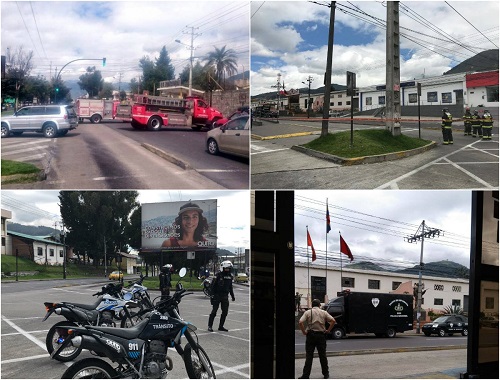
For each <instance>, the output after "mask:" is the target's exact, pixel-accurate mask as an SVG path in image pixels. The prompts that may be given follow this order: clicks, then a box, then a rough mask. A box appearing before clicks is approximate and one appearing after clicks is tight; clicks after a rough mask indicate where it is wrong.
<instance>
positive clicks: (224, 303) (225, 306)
mask: <svg viewBox="0 0 500 380" xmlns="http://www.w3.org/2000/svg"><path fill="white" fill-rule="evenodd" d="M211 302H212V312H211V313H210V316H209V317H208V326H210V327H212V325H213V323H214V319H215V316H216V315H217V310H219V305H220V309H221V311H222V314H221V316H220V321H219V327H224V323H225V322H226V317H227V313H228V312H229V298H217V297H214V298H212V300H211Z"/></svg>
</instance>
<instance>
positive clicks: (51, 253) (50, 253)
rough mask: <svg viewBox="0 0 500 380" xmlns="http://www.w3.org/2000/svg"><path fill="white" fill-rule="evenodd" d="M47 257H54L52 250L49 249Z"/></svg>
mask: <svg viewBox="0 0 500 380" xmlns="http://www.w3.org/2000/svg"><path fill="white" fill-rule="evenodd" d="M49 255H50V257H54V248H51V249H50V250H49Z"/></svg>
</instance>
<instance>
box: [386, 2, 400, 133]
mask: <svg viewBox="0 0 500 380" xmlns="http://www.w3.org/2000/svg"><path fill="white" fill-rule="evenodd" d="M399 46H400V45H399V2H398V1H388V2H387V31H386V52H385V54H386V61H387V65H386V72H385V78H386V79H385V110H386V112H385V117H386V120H385V126H386V129H387V130H390V131H391V133H392V135H393V136H399V135H400V134H401V99H400V95H399V94H400V80H401V79H400V78H401V76H400V52H399V50H400V49H399Z"/></svg>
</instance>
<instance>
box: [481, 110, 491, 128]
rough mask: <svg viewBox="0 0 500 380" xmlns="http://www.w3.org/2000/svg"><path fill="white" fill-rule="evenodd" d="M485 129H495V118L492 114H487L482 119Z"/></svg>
mask: <svg viewBox="0 0 500 380" xmlns="http://www.w3.org/2000/svg"><path fill="white" fill-rule="evenodd" d="M481 124H482V126H483V128H493V117H492V116H491V114H490V113H487V112H485V113H484V114H483V117H482V118H481Z"/></svg>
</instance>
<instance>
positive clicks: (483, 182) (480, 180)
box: [444, 158, 498, 189]
mask: <svg viewBox="0 0 500 380" xmlns="http://www.w3.org/2000/svg"><path fill="white" fill-rule="evenodd" d="M444 160H445V161H447V162H449V163H450V164H451V165H452V166H453V167H455V168H457V169H458V170H461V171H463V172H464V173H465V174H467V175H468V176H469V177H472V178H473V179H474V180H476V181H477V182H479V183H482V184H483V185H484V186H486V187H488V188H490V189H493V188H494V186H493V185H490V184H489V183H488V182H486V181H483V180H482V179H481V178H479V177H478V176H476V175H475V174H472V173H471V172H470V171H468V170H465V169H464V168H462V167H461V166H459V165H457V164H455V163H454V162H452V161H450V160H449V159H448V158H445V159H444ZM496 165H498V162H497V163H496Z"/></svg>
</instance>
